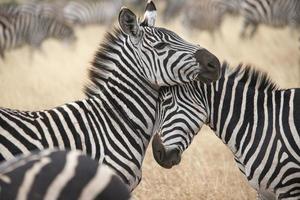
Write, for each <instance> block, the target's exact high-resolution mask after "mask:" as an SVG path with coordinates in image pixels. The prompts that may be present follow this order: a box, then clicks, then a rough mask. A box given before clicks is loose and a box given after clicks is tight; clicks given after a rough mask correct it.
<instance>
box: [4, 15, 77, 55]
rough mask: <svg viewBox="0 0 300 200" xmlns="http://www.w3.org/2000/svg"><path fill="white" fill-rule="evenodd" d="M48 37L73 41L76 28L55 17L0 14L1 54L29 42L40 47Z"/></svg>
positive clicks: (35, 46)
mask: <svg viewBox="0 0 300 200" xmlns="http://www.w3.org/2000/svg"><path fill="white" fill-rule="evenodd" d="M47 38H55V39H58V40H63V41H66V42H73V41H74V40H75V39H76V37H75V35H74V30H73V29H72V28H71V27H69V26H67V25H66V24H63V23H60V22H58V21H56V20H55V19H51V18H45V17H37V16H34V15H30V14H17V15H1V14H0V54H1V56H2V57H4V52H5V51H7V50H10V49H14V48H18V47H20V46H23V45H25V44H29V45H30V46H31V47H32V48H35V49H40V48H41V44H42V42H43V41H44V40H46V39H47Z"/></svg>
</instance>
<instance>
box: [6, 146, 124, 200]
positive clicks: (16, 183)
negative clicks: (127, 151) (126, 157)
mask: <svg viewBox="0 0 300 200" xmlns="http://www.w3.org/2000/svg"><path fill="white" fill-rule="evenodd" d="M129 198H130V194H129V190H128V188H127V187H126V185H125V184H124V183H123V182H122V181H121V179H120V178H119V177H118V176H117V175H116V174H115V173H114V171H113V170H111V169H110V168H109V167H107V166H105V165H98V163H97V162H96V161H94V160H92V159H91V158H89V157H88V156H86V155H83V154H82V153H81V152H80V151H59V150H57V149H52V150H49V149H47V150H43V151H37V152H32V153H31V154H29V155H26V156H24V155H23V156H21V157H17V158H15V159H12V160H10V161H6V162H4V163H2V164H0V199H3V200H21V199H23V200H27V199H28V200H35V199H36V200H37V199H45V200H46V199H78V200H80V199H82V200H92V199H99V200H100V199H105V200H116V199H119V200H127V199H129Z"/></svg>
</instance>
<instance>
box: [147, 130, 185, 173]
mask: <svg viewBox="0 0 300 200" xmlns="http://www.w3.org/2000/svg"><path fill="white" fill-rule="evenodd" d="M152 150H153V157H154V159H155V161H156V162H157V163H158V164H159V165H160V166H162V167H164V168H167V169H170V168H172V167H173V166H174V165H177V164H179V163H180V161H181V153H180V151H179V149H177V148H168V149H166V148H165V147H164V145H163V144H162V141H161V139H160V136H159V135H158V134H156V135H155V136H154V137H153V140H152Z"/></svg>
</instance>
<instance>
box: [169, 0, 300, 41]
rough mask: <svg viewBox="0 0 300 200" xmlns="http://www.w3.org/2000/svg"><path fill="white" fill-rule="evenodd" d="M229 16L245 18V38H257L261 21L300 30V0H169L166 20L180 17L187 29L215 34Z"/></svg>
mask: <svg viewBox="0 0 300 200" xmlns="http://www.w3.org/2000/svg"><path fill="white" fill-rule="evenodd" d="M178 13H179V14H178ZM226 15H233V16H236V15H240V16H242V17H243V19H244V22H243V26H242V30H241V37H243V38H245V37H246V38H251V37H253V36H254V34H255V32H256V30H257V28H258V26H259V25H260V24H265V25H268V26H272V27H285V26H289V27H291V28H292V29H295V30H296V31H298V32H299V30H300V1H299V0H200V1H199V0H166V6H165V11H164V17H163V20H164V21H165V22H169V21H171V19H174V18H176V16H179V17H180V18H181V19H180V21H181V24H182V26H183V27H185V28H186V29H187V30H193V29H194V30H200V31H208V32H209V33H211V34H214V33H215V32H217V31H219V29H220V26H221V24H222V22H223V21H224V19H225V16H226Z"/></svg>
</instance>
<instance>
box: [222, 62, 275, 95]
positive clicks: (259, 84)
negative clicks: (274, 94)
mask: <svg viewBox="0 0 300 200" xmlns="http://www.w3.org/2000/svg"><path fill="white" fill-rule="evenodd" d="M238 76H242V78H241V79H240V81H239V82H242V83H246V82H247V81H248V80H249V79H250V80H249V87H252V88H256V89H257V90H259V91H274V90H278V89H279V86H278V85H277V84H276V83H274V82H273V81H272V80H271V79H270V77H269V75H268V74H267V73H266V72H262V71H259V70H257V69H255V68H254V67H253V66H251V65H246V66H244V65H243V64H239V65H238V66H237V67H235V68H232V67H230V66H229V65H228V63H227V62H224V63H223V64H222V73H221V78H224V77H226V78H228V79H235V78H236V77H238Z"/></svg>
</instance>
